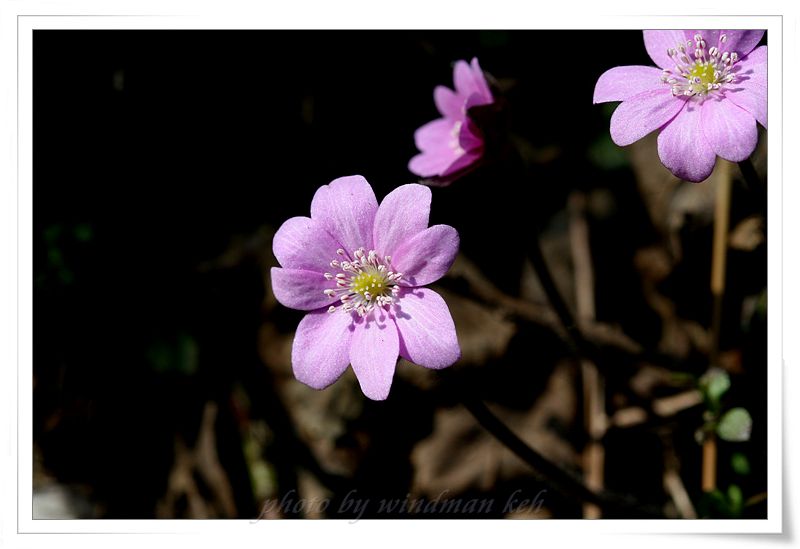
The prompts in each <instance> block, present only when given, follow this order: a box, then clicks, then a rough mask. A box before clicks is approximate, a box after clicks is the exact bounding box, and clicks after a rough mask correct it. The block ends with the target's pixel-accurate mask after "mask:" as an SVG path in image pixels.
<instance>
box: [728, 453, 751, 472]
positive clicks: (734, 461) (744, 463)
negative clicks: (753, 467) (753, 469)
mask: <svg viewBox="0 0 800 549" xmlns="http://www.w3.org/2000/svg"><path fill="white" fill-rule="evenodd" d="M731 468H733V470H734V471H735V472H736V473H738V474H740V475H749V474H750V460H748V459H747V456H746V455H744V454H743V453H741V452H734V454H733V455H732V456H731Z"/></svg>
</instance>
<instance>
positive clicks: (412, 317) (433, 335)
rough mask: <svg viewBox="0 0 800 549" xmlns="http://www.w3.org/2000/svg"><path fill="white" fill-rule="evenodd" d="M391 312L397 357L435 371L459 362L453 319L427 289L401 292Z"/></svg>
mask: <svg viewBox="0 0 800 549" xmlns="http://www.w3.org/2000/svg"><path fill="white" fill-rule="evenodd" d="M393 309H394V321H395V323H396V324H397V330H398V332H399V333H400V356H402V357H403V358H405V359H406V360H409V361H411V362H413V363H414V364H419V365H420V366H424V367H426V368H434V369H440V368H446V367H447V366H450V365H451V364H453V363H454V362H455V361H457V360H458V359H459V358H461V349H460V348H459V346H458V338H457V337H456V327H455V325H454V324H453V317H452V316H451V315H450V309H448V308H447V304H446V303H445V302H444V299H442V297H441V296H440V295H439V294H437V293H436V292H434V291H433V290H429V289H428V288H413V289H403V290H401V292H400V294H399V296H398V301H397V303H396V304H395V305H394V308H393Z"/></svg>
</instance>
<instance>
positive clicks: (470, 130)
mask: <svg viewBox="0 0 800 549" xmlns="http://www.w3.org/2000/svg"><path fill="white" fill-rule="evenodd" d="M458 144H459V145H460V146H461V148H462V149H464V150H465V151H473V150H475V149H478V148H481V147H483V133H481V131H480V130H479V129H478V127H477V126H476V125H475V123H474V122H472V120H469V119H467V120H465V121H464V123H463V124H461V128H459V131H458Z"/></svg>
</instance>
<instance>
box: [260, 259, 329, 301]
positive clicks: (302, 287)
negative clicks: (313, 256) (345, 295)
mask: <svg viewBox="0 0 800 549" xmlns="http://www.w3.org/2000/svg"><path fill="white" fill-rule="evenodd" d="M270 273H271V275H272V277H271V278H272V293H273V294H275V299H277V300H278V303H280V304H281V305H283V306H284V307H289V308H290V309H298V310H300V311H313V310H314V309H319V308H321V307H327V306H329V305H332V304H334V300H332V299H331V298H330V297H328V296H326V295H325V294H324V293H323V292H324V291H325V290H326V289H327V288H332V287H334V285H333V284H331V283H330V281H328V280H325V277H324V276H322V274H321V273H319V272H314V271H304V270H302V269H281V268H278V267H273V268H272V269H271V271H270ZM337 304H338V303H337Z"/></svg>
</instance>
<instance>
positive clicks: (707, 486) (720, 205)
mask: <svg viewBox="0 0 800 549" xmlns="http://www.w3.org/2000/svg"><path fill="white" fill-rule="evenodd" d="M748 165H749V166H750V169H752V167H753V165H752V164H749V162H748ZM742 173H745V170H742ZM753 173H755V170H753ZM730 211H731V165H730V164H729V163H728V162H721V163H720V164H719V167H718V172H717V187H716V203H715V205H714V240H713V241H712V246H711V297H712V300H713V302H712V312H711V338H710V339H711V341H710V349H709V362H710V363H711V366H712V367H715V366H719V340H720V331H721V328H722V299H723V295H724V294H725V267H726V261H725V260H726V257H727V252H728V229H729V222H730ZM701 483H702V488H703V491H704V492H711V491H713V490H714V489H715V488H716V486H717V440H716V437H715V436H714V433H707V434H706V437H705V439H704V440H703V468H702V476H701Z"/></svg>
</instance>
